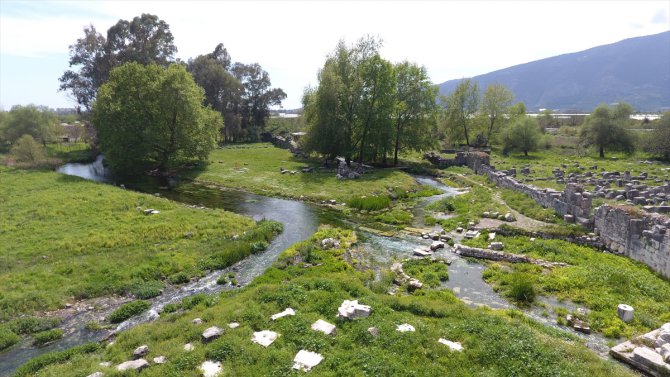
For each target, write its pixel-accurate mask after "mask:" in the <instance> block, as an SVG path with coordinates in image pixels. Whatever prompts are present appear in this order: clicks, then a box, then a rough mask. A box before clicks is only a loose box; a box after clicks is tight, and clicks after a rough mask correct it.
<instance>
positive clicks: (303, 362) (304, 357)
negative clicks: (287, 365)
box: [293, 350, 323, 372]
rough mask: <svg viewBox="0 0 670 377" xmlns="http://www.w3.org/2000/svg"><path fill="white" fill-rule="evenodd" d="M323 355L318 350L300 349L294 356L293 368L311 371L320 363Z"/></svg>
mask: <svg viewBox="0 0 670 377" xmlns="http://www.w3.org/2000/svg"><path fill="white" fill-rule="evenodd" d="M322 360H323V356H321V355H320V354H318V353H316V352H311V351H305V350H300V351H299V352H298V354H297V355H295V358H293V369H297V370H302V371H304V372H309V371H310V370H311V369H312V368H314V367H315V366H317V365H319V363H320V362H321V361H322Z"/></svg>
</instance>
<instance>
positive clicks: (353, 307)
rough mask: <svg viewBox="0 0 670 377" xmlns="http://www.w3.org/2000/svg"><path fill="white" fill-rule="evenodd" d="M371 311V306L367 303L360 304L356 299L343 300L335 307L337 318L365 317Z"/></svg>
mask: <svg viewBox="0 0 670 377" xmlns="http://www.w3.org/2000/svg"><path fill="white" fill-rule="evenodd" d="M371 312H372V308H371V307H370V306H368V305H361V304H359V303H358V300H353V301H349V300H344V302H342V305H340V307H339V308H338V309H337V317H338V318H348V319H356V318H361V317H367V316H369V315H370V313H371Z"/></svg>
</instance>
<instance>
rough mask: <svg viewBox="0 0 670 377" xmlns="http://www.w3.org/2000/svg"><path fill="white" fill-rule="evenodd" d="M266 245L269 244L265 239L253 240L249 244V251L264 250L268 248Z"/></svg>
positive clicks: (257, 251)
mask: <svg viewBox="0 0 670 377" xmlns="http://www.w3.org/2000/svg"><path fill="white" fill-rule="evenodd" d="M268 246H270V244H268V243H267V242H265V241H258V242H254V243H252V244H251V252H252V253H254V254H255V253H259V252H261V251H265V250H267V249H268Z"/></svg>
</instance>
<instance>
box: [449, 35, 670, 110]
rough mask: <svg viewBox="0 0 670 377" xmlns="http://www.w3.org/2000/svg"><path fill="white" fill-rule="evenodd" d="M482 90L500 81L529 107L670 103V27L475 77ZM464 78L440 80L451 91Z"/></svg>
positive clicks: (659, 105) (643, 107)
mask: <svg viewBox="0 0 670 377" xmlns="http://www.w3.org/2000/svg"><path fill="white" fill-rule="evenodd" d="M473 79H474V80H475V81H476V82H477V83H478V84H479V86H480V88H481V89H484V88H485V87H486V86H487V85H489V84H492V83H500V84H503V85H505V86H506V87H507V88H509V89H510V90H512V92H513V93H514V95H515V97H516V100H518V101H523V102H524V103H525V104H526V107H527V109H528V110H529V111H536V110H537V109H539V108H549V109H556V110H562V111H566V110H580V111H591V110H592V109H593V108H595V107H596V106H597V105H598V104H600V103H612V102H622V101H623V102H627V103H630V104H631V105H633V107H634V108H635V109H636V110H637V111H658V110H660V109H661V108H663V107H665V108H668V107H670V31H667V32H663V33H660V34H655V35H649V36H644V37H636V38H630V39H625V40H623V41H619V42H616V43H612V44H609V45H603V46H598V47H594V48H590V49H588V50H584V51H580V52H575V53H570V54H564V55H559V56H554V57H551V58H547V59H542V60H537V61H533V62H530V63H525V64H520V65H516V66H513V67H509V68H505V69H501V70H498V71H493V72H490V73H487V74H483V75H479V76H475V77H473ZM459 81H460V79H456V80H449V81H446V82H444V83H442V84H440V93H441V94H449V93H451V92H452V91H453V90H454V88H455V87H456V85H457V84H458V82H459Z"/></svg>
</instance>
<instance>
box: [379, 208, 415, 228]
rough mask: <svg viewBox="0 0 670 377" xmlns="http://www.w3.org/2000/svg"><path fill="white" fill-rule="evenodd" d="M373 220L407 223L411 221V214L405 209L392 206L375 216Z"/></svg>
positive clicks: (394, 223)
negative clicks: (390, 208)
mask: <svg viewBox="0 0 670 377" xmlns="http://www.w3.org/2000/svg"><path fill="white" fill-rule="evenodd" d="M375 220H377V221H379V222H382V223H385V224H391V225H408V224H409V223H411V222H412V214H411V213H409V212H407V211H405V210H402V209H399V208H394V209H392V210H390V211H388V212H384V213H382V214H381V215H377V216H375Z"/></svg>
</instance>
